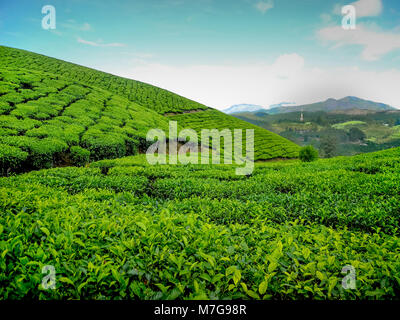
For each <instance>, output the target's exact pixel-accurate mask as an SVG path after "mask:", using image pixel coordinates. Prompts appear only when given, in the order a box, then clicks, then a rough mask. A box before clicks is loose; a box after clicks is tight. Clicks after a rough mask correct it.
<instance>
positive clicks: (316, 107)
mask: <svg viewBox="0 0 400 320" xmlns="http://www.w3.org/2000/svg"><path fill="white" fill-rule="evenodd" d="M357 110H364V111H371V112H376V111H388V110H396V109H395V108H393V107H391V106H389V105H387V104H384V103H378V102H374V101H369V100H364V99H360V98H357V97H345V98H343V99H339V100H336V99H328V100H325V101H321V102H317V103H312V104H305V105H300V106H280V107H276V108H273V109H269V110H262V112H266V113H269V114H278V113H288V112H299V111H305V112H315V111H325V112H336V113H356V112H357Z"/></svg>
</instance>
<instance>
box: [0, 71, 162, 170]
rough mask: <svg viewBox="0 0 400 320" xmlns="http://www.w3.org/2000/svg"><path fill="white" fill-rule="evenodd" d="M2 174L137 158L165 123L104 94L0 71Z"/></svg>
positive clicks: (55, 79) (33, 75) (63, 82)
mask: <svg viewBox="0 0 400 320" xmlns="http://www.w3.org/2000/svg"><path fill="white" fill-rule="evenodd" d="M0 78H1V82H0V84H1V90H2V91H1V92H0V106H1V109H0V113H1V114H0V145H1V146H2V148H1V150H0V171H1V173H2V174H5V173H6V172H7V171H10V170H11V171H18V170H22V169H23V170H29V169H40V168H49V167H53V166H57V165H60V164H73V165H84V164H85V163H88V162H89V161H92V160H99V159H104V158H118V157H123V156H126V155H132V154H136V153H137V152H138V151H140V149H144V148H145V147H146V141H145V140H146V134H147V131H148V130H149V129H151V128H161V129H165V130H166V129H167V128H168V124H167V121H166V119H165V117H163V116H161V115H159V114H157V113H155V112H154V111H151V110H148V109H145V108H143V107H141V106H139V105H137V104H135V103H133V102H130V101H128V100H127V99H125V98H121V97H120V96H117V95H114V94H112V93H110V92H108V91H105V90H103V89H98V88H95V87H89V86H87V85H85V84H82V83H79V82H76V81H67V80H59V79H58V77H57V76H55V75H51V74H47V73H44V72H42V73H40V72H32V71H28V70H24V69H7V70H0Z"/></svg>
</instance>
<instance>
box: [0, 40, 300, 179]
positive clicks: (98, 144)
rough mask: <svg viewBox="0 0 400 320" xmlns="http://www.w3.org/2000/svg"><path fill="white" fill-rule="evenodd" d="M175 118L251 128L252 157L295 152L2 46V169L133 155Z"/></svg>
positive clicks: (176, 103) (129, 86)
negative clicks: (156, 130) (148, 137)
mask: <svg viewBox="0 0 400 320" xmlns="http://www.w3.org/2000/svg"><path fill="white" fill-rule="evenodd" d="M188 110H191V111H196V112H195V113H192V112H190V113H184V114H181V113H182V112H184V111H188ZM171 113H172V115H174V114H176V115H175V116H171ZM163 115H169V116H167V117H163ZM174 119H177V120H178V121H179V126H180V128H183V127H186V128H192V129H195V130H197V131H199V130H201V129H203V128H205V129H206V128H210V129H214V128H216V129H220V130H222V129H226V128H229V129H245V128H252V129H255V131H256V135H255V159H272V158H277V157H282V158H292V157H297V156H298V146H297V145H295V144H294V143H292V142H290V141H288V140H286V139H284V138H282V137H279V136H278V135H276V134H273V133H270V132H269V131H267V130H264V129H261V128H259V127H256V126H254V125H250V124H248V123H246V122H244V121H241V120H238V119H236V118H234V117H231V116H228V115H225V114H223V113H221V112H218V111H216V110H212V109H207V108H206V107H205V106H203V105H201V104H198V103H196V102H193V101H191V100H188V99H185V98H183V97H180V96H178V95H176V94H173V93H171V92H169V91H166V90H163V89H160V88H156V87H154V86H151V85H148V84H144V83H141V82H138V81H134V80H129V79H125V78H121V77H117V76H114V75H111V74H107V73H104V72H100V71H97V70H93V69H89V68H86V67H82V66H78V65H75V64H72V63H68V62H65V61H61V60H57V59H54V58H49V57H46V56H42V55H39V54H35V53H31V52H27V51H24V50H19V49H13V48H7V47H3V46H0V145H2V146H7V147H4V148H2V150H1V151H0V174H3V175H4V174H7V173H9V172H11V171H19V170H22V169H24V170H31V169H40V168H49V167H54V166H60V165H66V164H73V165H82V164H85V163H86V162H88V161H92V160H100V159H104V158H117V157H123V156H126V155H131V154H135V153H137V151H144V150H145V149H146V147H147V146H148V144H146V142H145V136H146V133H147V132H148V130H149V129H152V128H159V129H163V130H165V131H166V134H167V135H168V130H167V129H168V126H167V124H168V123H167V121H168V120H174ZM243 140H244V141H245V138H244V139H243ZM243 146H244V147H243V149H244V150H245V142H243ZM77 147H79V148H77ZM72 148H73V149H72ZM88 152H90V153H88Z"/></svg>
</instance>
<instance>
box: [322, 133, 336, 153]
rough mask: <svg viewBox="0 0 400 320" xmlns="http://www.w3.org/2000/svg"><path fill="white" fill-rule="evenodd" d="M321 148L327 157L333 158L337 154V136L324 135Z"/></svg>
mask: <svg viewBox="0 0 400 320" xmlns="http://www.w3.org/2000/svg"><path fill="white" fill-rule="evenodd" d="M320 150H321V151H322V154H323V155H324V157H325V158H332V157H334V156H335V155H336V150H337V140H336V137H335V136H324V137H323V138H322V139H321V143H320Z"/></svg>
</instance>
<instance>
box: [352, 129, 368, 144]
mask: <svg viewBox="0 0 400 320" xmlns="http://www.w3.org/2000/svg"><path fill="white" fill-rule="evenodd" d="M365 138H366V135H365V133H364V132H363V131H361V130H360V129H358V128H351V129H350V131H349V139H350V141H364V139H365Z"/></svg>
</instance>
